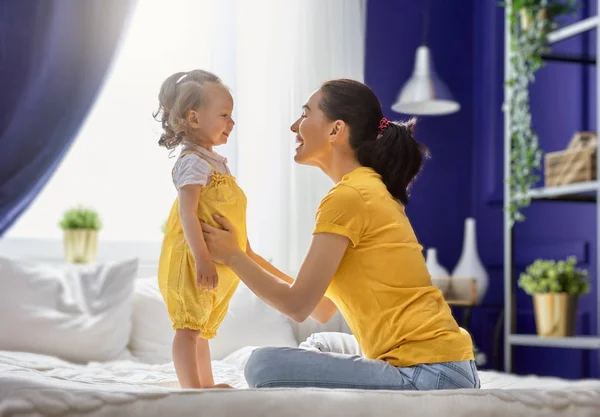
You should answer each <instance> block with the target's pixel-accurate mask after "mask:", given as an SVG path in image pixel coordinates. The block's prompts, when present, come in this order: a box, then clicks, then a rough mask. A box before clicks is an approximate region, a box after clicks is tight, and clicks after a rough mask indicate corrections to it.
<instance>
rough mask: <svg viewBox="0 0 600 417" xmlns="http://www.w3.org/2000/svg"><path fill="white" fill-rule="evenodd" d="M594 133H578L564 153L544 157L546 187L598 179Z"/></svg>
mask: <svg viewBox="0 0 600 417" xmlns="http://www.w3.org/2000/svg"><path fill="white" fill-rule="evenodd" d="M597 141H598V138H597V136H596V134H595V133H594V132H578V133H576V134H575V136H573V139H571V142H570V143H569V146H568V148H567V149H566V150H564V151H559V152H549V153H547V154H546V155H545V156H544V165H545V171H544V181H545V184H546V187H556V186H559V185H567V184H574V183H578V182H586V181H592V180H595V179H596V146H597Z"/></svg>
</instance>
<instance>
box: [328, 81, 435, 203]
mask: <svg viewBox="0 0 600 417" xmlns="http://www.w3.org/2000/svg"><path fill="white" fill-rule="evenodd" d="M321 92H322V93H323V98H322V99H321V103H320V104H319V107H320V108H321V110H322V111H323V113H325V117H327V118H328V119H329V120H331V121H334V120H342V121H344V122H345V123H346V124H347V125H348V126H349V128H350V146H351V147H352V148H353V149H354V151H355V152H356V157H357V159H358V162H359V163H360V164H361V165H363V166H367V167H371V168H373V169H374V170H375V171H376V172H377V173H378V174H379V175H381V178H382V179H383V182H384V183H385V185H386V187H387V189H388V191H389V192H390V194H392V196H394V198H396V199H398V200H400V201H401V202H402V203H403V204H407V203H408V188H409V186H410V185H411V183H412V181H413V180H414V179H415V178H416V176H417V174H419V172H420V171H421V169H422V168H423V163H424V161H425V159H426V158H428V157H429V151H428V150H427V148H426V147H425V146H424V145H422V144H419V143H418V142H417V141H416V140H415V138H414V136H413V134H414V128H415V123H416V119H414V118H413V119H411V120H409V121H407V122H390V124H389V125H388V127H387V128H386V129H385V130H383V132H382V133H381V135H380V134H379V123H380V121H381V119H382V118H383V112H382V110H381V103H379V100H378V99H377V96H376V95H375V93H373V91H372V90H371V89H370V88H369V87H367V86H366V85H365V84H363V83H360V82H358V81H354V80H347V79H340V80H332V81H327V82H325V83H324V84H323V85H322V86H321Z"/></svg>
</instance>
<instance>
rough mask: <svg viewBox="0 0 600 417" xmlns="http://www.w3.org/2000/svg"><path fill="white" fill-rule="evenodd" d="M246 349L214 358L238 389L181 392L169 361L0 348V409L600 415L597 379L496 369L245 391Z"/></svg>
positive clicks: (219, 375)
mask: <svg viewBox="0 0 600 417" xmlns="http://www.w3.org/2000/svg"><path fill="white" fill-rule="evenodd" d="M252 350H253V348H252V347H246V348H243V349H240V350H238V351H236V352H234V353H232V354H231V355H229V356H228V357H227V358H225V359H224V360H222V361H214V362H213V372H214V374H215V379H216V381H217V382H226V383H229V384H231V385H232V386H234V387H236V388H240V390H181V389H179V388H178V386H177V378H176V375H175V371H174V369H173V366H172V364H167V365H148V364H144V363H138V362H132V361H115V362H106V363H92V364H89V365H87V366H82V365H75V364H72V363H68V362H65V361H62V360H60V359H57V358H53V357H48V356H43V355H36V354H30V353H20V352H5V351H0V416H36V417H37V416H62V415H65V416H66V415H68V416H83V415H86V416H98V417H100V416H102V417H105V416H144V417H154V416H180V415H181V416H184V415H185V416H238V415H243V416H244V417H254V416H261V417H269V416H282V415H285V416H302V417H307V416H312V415H320V416H344V417H354V416H367V415H377V416H378V417H385V416H403V417H404V416H408V417H413V416H419V417H421V416H432V415H441V416H473V415H477V416H478V417H488V416H494V417H495V416H511V417H515V416H551V417H554V416H569V417H599V416H600V381H597V380H588V381H566V380H561V379H556V378H538V377H534V376H530V377H519V376H515V375H506V374H501V373H496V372H481V373H480V376H481V380H482V388H483V389H481V390H461V391H437V392H391V391H360V390H325V389H312V388H306V389H262V390H249V389H244V388H247V385H246V382H245V380H244V377H243V368H244V366H245V363H246V361H247V359H248V356H249V354H250V353H251V351H252ZM375 409H377V410H375Z"/></svg>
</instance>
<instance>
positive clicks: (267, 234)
mask: <svg viewBox="0 0 600 417" xmlns="http://www.w3.org/2000/svg"><path fill="white" fill-rule="evenodd" d="M364 6H365V0H326V1H323V0H286V1H281V0H252V1H248V0H169V1H166V0H142V1H140V2H139V4H138V9H137V11H136V13H135V16H134V19H133V21H132V24H131V27H130V29H129V31H128V34H127V36H126V38H125V40H124V42H123V45H122V47H121V51H120V53H119V55H118V57H117V59H116V60H115V64H114V67H113V70H112V73H111V75H110V76H109V78H108V80H107V82H106V85H105V87H104V89H103V91H102V92H101V94H100V96H99V98H98V101H97V103H96V105H95V107H94V109H93V110H92V112H91V114H90V116H89V118H88V120H87V121H86V123H85V125H84V127H83V128H82V130H81V132H80V135H79V137H78V139H77V140H76V141H75V144H74V145H73V147H72V149H71V151H70V152H69V154H68V155H67V157H66V158H65V160H64V162H63V164H62V165H61V167H60V168H59V169H58V171H57V173H56V174H55V175H54V177H53V178H52V180H51V181H50V183H49V184H48V186H47V187H46V188H45V190H44V191H43V192H42V194H41V195H40V197H39V198H38V199H37V200H36V202H35V203H34V204H33V205H32V207H31V208H30V210H28V212H27V213H25V214H24V215H23V216H22V218H21V219H20V221H19V222H17V224H16V225H15V226H14V227H13V229H12V230H11V231H9V233H8V236H28V237H59V236H60V230H58V228H57V226H56V223H57V221H58V219H59V218H60V215H61V213H62V211H63V210H64V209H65V208H67V207H70V206H72V205H75V204H78V203H83V204H85V205H88V206H92V207H94V208H96V209H98V211H99V212H100V214H101V216H102V218H103V219H104V224H105V227H104V229H103V231H102V232H101V238H102V239H104V240H138V241H139V240H159V239H160V237H161V234H160V226H161V224H162V221H163V220H164V219H165V218H166V216H167V214H168V210H169V207H170V205H171V204H172V200H173V198H174V197H175V191H174V189H173V186H172V184H171V180H170V170H171V167H172V164H173V162H174V161H173V159H169V158H168V151H166V150H165V149H163V148H159V147H158V146H157V145H156V142H157V140H158V136H159V133H160V129H159V124H158V123H157V122H155V121H154V120H153V119H152V117H151V113H152V111H153V110H154V109H155V107H156V102H157V99H156V96H157V93H158V89H159V87H160V83H161V82H162V81H163V80H164V78H166V77H167V76H168V75H170V74H171V73H173V72H176V71H185V70H189V69H192V68H204V69H208V70H212V71H214V72H215V73H217V74H218V75H219V76H220V77H221V78H222V79H223V80H224V82H225V83H226V84H228V85H229V86H230V87H231V89H232V93H233V96H234V100H235V115H234V116H235V119H236V122H237V125H236V128H235V129H234V135H232V137H231V139H230V143H228V144H227V145H226V146H224V147H222V148H220V149H217V151H219V152H220V153H222V154H224V155H225V156H227V157H228V158H229V162H230V165H231V168H232V171H233V172H234V174H235V175H236V176H237V178H238V181H239V182H240V184H241V186H242V187H243V189H244V191H245V192H246V194H247V195H248V203H249V207H248V228H249V234H250V241H251V243H252V245H253V248H254V249H255V250H256V251H257V252H259V253H261V254H264V256H266V257H269V258H272V259H273V261H274V263H275V264H276V265H278V266H279V267H281V268H283V269H285V270H286V271H289V272H291V273H293V272H295V271H296V270H297V268H298V267H299V265H300V263H301V261H302V259H303V257H304V255H305V252H306V250H307V248H308V245H309V242H310V239H311V233H312V227H313V224H314V215H315V212H316V209H317V206H318V203H319V201H320V200H321V198H322V197H323V196H324V195H325V193H326V192H327V191H328V190H329V188H331V186H332V185H333V184H332V183H331V182H330V180H329V179H328V178H326V177H325V176H324V175H323V174H322V173H321V172H320V171H318V170H317V169H316V168H311V167H302V166H298V165H296V164H295V163H294V161H293V155H294V148H295V143H294V135H293V134H291V132H290V131H289V126H290V124H291V123H292V122H293V121H294V120H295V119H296V118H297V117H298V115H299V114H300V111H301V106H302V104H303V103H304V101H305V100H306V99H307V97H308V96H309V95H310V93H311V92H312V91H314V90H315V89H316V88H318V86H319V85H320V84H321V83H322V82H323V81H325V80H327V79H332V78H340V77H348V78H353V79H356V80H362V79H363V65H364V32H365V30H364V29H365V28H364V13H365V12H364V10H365V7H364Z"/></svg>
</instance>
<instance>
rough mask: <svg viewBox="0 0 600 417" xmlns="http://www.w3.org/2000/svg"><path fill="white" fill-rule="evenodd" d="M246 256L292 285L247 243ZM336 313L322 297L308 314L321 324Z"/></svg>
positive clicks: (327, 299) (291, 282) (326, 299)
mask: <svg viewBox="0 0 600 417" xmlns="http://www.w3.org/2000/svg"><path fill="white" fill-rule="evenodd" d="M246 254H247V255H248V257H250V259H252V260H253V261H254V262H255V263H256V264H257V265H258V266H260V267H261V268H262V269H264V270H265V271H267V272H268V273H270V274H271V275H273V276H275V277H277V278H279V279H280V280H282V281H284V282H287V283H288V284H293V283H294V278H292V277H290V276H288V275H286V274H284V273H283V272H281V271H280V270H279V269H277V268H275V267H274V266H273V265H272V264H271V263H270V262H268V261H266V260H265V259H264V258H263V257H262V256H260V255H258V254H257V253H255V252H254V251H253V250H252V248H251V247H250V242H248V245H247V248H246ZM337 311H338V309H337V307H336V305H335V304H334V303H333V301H331V300H330V299H329V298H327V297H322V298H321V300H319V303H318V304H317V306H316V307H315V309H314V310H313V311H312V313H310V317H312V318H313V319H314V320H316V321H317V322H319V323H321V324H325V323H327V322H328V321H329V320H331V318H332V317H333V316H334V314H335V313H336V312H337Z"/></svg>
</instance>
